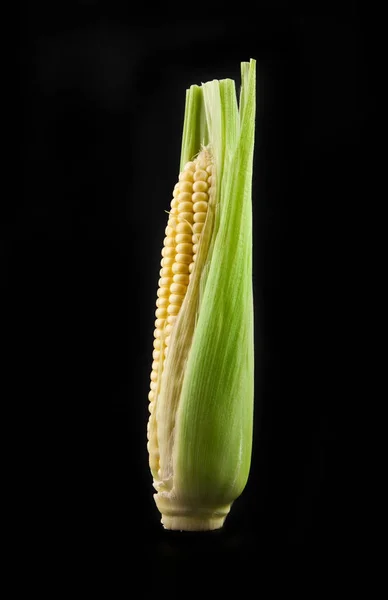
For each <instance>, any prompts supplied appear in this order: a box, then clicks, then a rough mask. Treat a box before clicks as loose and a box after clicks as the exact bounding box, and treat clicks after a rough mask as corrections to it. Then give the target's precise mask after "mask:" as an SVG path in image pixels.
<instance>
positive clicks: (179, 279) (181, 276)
mask: <svg viewBox="0 0 388 600" xmlns="http://www.w3.org/2000/svg"><path fill="white" fill-rule="evenodd" d="M172 280H173V282H174V283H178V284H180V285H186V286H187V285H189V276H188V275H186V274H185V273H176V274H175V275H174V277H173V278H172ZM167 321H168V319H167Z"/></svg>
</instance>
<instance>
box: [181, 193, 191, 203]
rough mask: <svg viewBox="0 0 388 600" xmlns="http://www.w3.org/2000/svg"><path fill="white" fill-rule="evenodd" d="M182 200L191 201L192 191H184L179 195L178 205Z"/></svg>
mask: <svg viewBox="0 0 388 600" xmlns="http://www.w3.org/2000/svg"><path fill="white" fill-rule="evenodd" d="M182 202H191V192H183V193H181V194H179V196H178V206H179V204H181V203H182Z"/></svg>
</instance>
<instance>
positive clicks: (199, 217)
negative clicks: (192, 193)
mask: <svg viewBox="0 0 388 600" xmlns="http://www.w3.org/2000/svg"><path fill="white" fill-rule="evenodd" d="M194 221H195V222H196V223H204V222H205V221H206V213H204V212H198V213H195V215H194ZM175 260H176V259H175Z"/></svg>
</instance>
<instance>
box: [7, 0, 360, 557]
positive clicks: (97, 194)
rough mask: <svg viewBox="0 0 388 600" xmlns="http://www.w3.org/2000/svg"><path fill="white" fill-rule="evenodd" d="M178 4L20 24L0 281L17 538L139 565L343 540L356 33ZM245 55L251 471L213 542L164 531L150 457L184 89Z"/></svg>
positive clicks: (232, 71) (317, 20)
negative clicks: (250, 66)
mask: <svg viewBox="0 0 388 600" xmlns="http://www.w3.org/2000/svg"><path fill="white" fill-rule="evenodd" d="M166 10H168V9H166ZM171 11H172V9H171ZM172 12H174V18H172V17H169V15H168V12H167V13H166V12H164V14H162V13H161V12H160V14H156V13H155V12H154V11H153V10H151V9H150V10H149V14H147V13H148V9H147V8H142V7H140V9H139V12H138V13H137V14H136V15H134V14H133V13H132V11H131V9H130V8H125V3H123V5H120V6H117V5H115V4H110V5H103V4H102V3H99V2H93V1H92V0H90V1H86V0H85V1H84V2H79V3H78V4H77V5H76V7H75V8H74V9H70V8H69V7H68V6H66V7H65V6H63V7H62V8H60V7H59V6H58V5H57V4H56V9H55V11H54V10H53V9H47V7H45V8H44V9H43V8H39V7H38V8H37V7H36V6H35V5H34V7H33V8H32V6H31V7H30V8H29V9H27V10H26V11H25V13H24V16H23V20H22V32H23V35H22V43H21V47H20V50H21V53H20V56H21V93H22V102H23V112H22V135H21V139H20V165H21V168H20V178H18V179H17V181H15V188H14V189H15V190H16V192H17V193H16V194H15V195H14V198H13V199H12V202H9V204H8V206H7V218H6V221H5V228H4V231H5V234H4V236H3V240H5V244H4V249H5V253H4V256H5V265H6V268H5V270H4V277H3V284H4V290H5V293H6V295H7V297H8V299H9V302H10V304H9V307H10V313H9V315H10V318H9V323H10V324H11V328H12V336H11V341H10V345H9V351H8V356H9V357H11V363H12V364H13V365H14V366H16V369H15V372H14V373H13V371H12V376H11V377H12V387H11V388H10V392H8V393H9V394H11V398H12V400H13V405H14V406H15V407H16V412H17V426H16V436H15V440H16V441H15V450H16V454H17V456H18V457H19V467H18V474H19V475H18V477H17V480H18V484H19V485H21V488H22V493H21V496H19V495H18V496H17V501H18V502H20V506H21V507H22V510H21V511H20V518H21V519H22V523H23V528H24V533H25V535H26V543H31V546H33V545H34V539H36V533H37V532H39V535H40V536H43V537H44V539H45V540H46V544H47V547H48V548H50V547H51V546H52V547H53V548H56V547H57V542H58V539H59V540H61V543H62V542H63V543H64V544H65V542H66V543H68V542H69V541H70V543H71V545H72V548H73V551H74V550H78V551H80V554H81V555H83V553H85V555H89V554H90V550H91V549H97V553H100V552H102V555H103V553H104V551H107V550H106V549H107V548H110V549H111V551H113V550H114V549H116V551H117V548H119V547H120V548H123V549H124V550H123V552H124V554H123V556H126V554H125V553H126V552H127V551H129V549H130V548H135V551H136V555H138V554H139V555H140V556H142V557H143V558H144V560H145V562H146V563H147V561H150V560H153V561H155V560H156V561H159V560H161V559H162V558H163V557H168V558H169V559H173V558H174V557H177V556H193V555H198V556H199V555H201V556H202V557H203V556H205V559H206V556H207V555H208V553H209V552H210V553H216V554H220V555H221V554H224V555H226V554H233V555H236V556H237V555H244V556H247V555H248V554H252V553H253V554H254V553H255V552H259V551H260V549H261V548H270V547H272V546H273V545H275V546H276V547H278V546H283V545H286V546H288V545H291V546H294V545H296V546H300V545H302V546H303V545H304V546H305V547H307V548H311V547H320V548H325V547H326V546H328V545H329V544H330V543H332V542H333V540H335V544H336V545H338V544H341V543H342V542H343V540H344V537H345V530H344V523H345V522H346V520H347V514H348V513H347V510H348V506H347V503H346V501H345V498H346V497H347V494H345V491H346V486H347V482H346V474H345V473H346V465H345V459H344V457H343V455H342V454H341V455H340V454H339V452H338V450H339V446H340V442H339V441H338V436H337V434H338V420H337V418H338V414H339V413H340V407H341V406H342V402H343V398H344V395H346V391H345V390H346V377H344V376H343V369H344V360H343V354H342V350H343V347H344V344H345V336H346V332H345V330H344V329H343V327H342V323H343V319H342V317H343V316H344V314H345V313H346V306H345V305H344V301H343V300H342V295H341V290H342V289H343V287H344V281H345V282H346V272H347V271H346V260H347V250H346V248H345V249H344V247H343V244H344V242H343V240H344V226H345V223H346V218H347V217H346V215H347V216H348V215H349V213H348V209H349V207H350V206H351V203H352V196H353V195H354V194H355V193H356V191H359V190H360V189H362V186H363V184H364V181H363V178H362V174H361V173H360V172H359V171H357V158H358V156H359V153H360V149H361V145H362V138H363V133H364V130H365V127H366V123H367V118H368V107H367V92H366V88H367V86H366V85H365V82H366V81H367V79H368V72H367V69H366V64H365V57H364V32H363V30H362V27H361V20H360V19H359V16H358V15H357V13H356V11H355V10H354V9H353V8H352V6H350V7H348V8H347V9H346V11H344V12H343V13H338V12H337V13H336V14H335V15H333V14H325V13H322V14H310V15H309V14H306V15H302V14H299V13H297V12H293V11H290V10H287V9H286V5H285V7H281V8H280V7H279V9H278V10H276V9H274V10H273V11H264V10H260V8H259V9H258V12H257V14H256V16H252V15H251V17H248V18H247V20H246V21H245V20H243V18H242V17H241V18H238V19H237V20H236V19H235V18H233V17H232V16H231V17H230V18H229V17H224V18H222V20H220V19H219V18H217V17H212V16H208V15H207V16H206V18H204V14H205V13H204V14H202V12H200V11H194V15H192V16H191V18H190V19H189V18H187V17H186V16H183V15H180V14H179V11H178V12H176V11H172ZM251 57H253V58H255V59H256V60H257V88H258V103H257V128H256V146H255V159H254V187H253V192H254V193H253V217H254V288H255V311H256V327H255V333H256V384H255V394H256V400H255V435H254V447H253V456H252V468H251V474H250V479H249V482H248V485H247V487H246V490H245V491H244V493H243V495H242V496H241V497H240V499H239V500H238V501H236V503H235V505H234V507H233V509H232V512H231V514H230V516H229V517H228V519H227V521H226V524H225V527H224V530H223V531H222V532H218V533H214V534H204V535H196V534H191V535H185V534H172V533H168V532H165V531H163V529H162V527H161V525H160V523H159V514H158V513H157V510H156V507H155V506H154V503H153V498H152V494H153V488H152V485H151V483H152V482H151V477H150V474H149V470H148V459H147V453H146V423H147V418H148V412H147V403H148V400H147V394H148V387H149V373H150V367H151V361H152V359H151V353H152V340H153V337H152V333H153V322H154V309H155V306H154V305H155V299H156V297H155V293H156V286H157V279H158V270H159V260H160V250H161V243H162V239H163V231H164V227H165V221H166V215H165V212H164V211H165V209H167V208H168V206H169V202H170V196H171V191H172V187H173V185H174V183H175V179H176V176H177V173H178V164H179V153H180V143H181V133H182V122H183V121H182V119H183V111H184V98H185V90H186V88H187V87H188V86H189V85H190V84H192V83H200V82H202V81H206V80H208V79H210V78H217V79H220V78H223V77H231V78H234V79H236V80H237V82H239V69H240V62H241V61H242V60H249V59H250V58H251ZM345 217H346V218H345ZM3 223H4V222H3ZM345 285H346V283H345ZM340 434H341V431H340Z"/></svg>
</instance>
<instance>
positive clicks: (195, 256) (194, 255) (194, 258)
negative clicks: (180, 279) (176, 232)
mask: <svg viewBox="0 0 388 600" xmlns="http://www.w3.org/2000/svg"><path fill="white" fill-rule="evenodd" d="M196 260H197V255H196V254H193V263H195V261H196Z"/></svg>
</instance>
